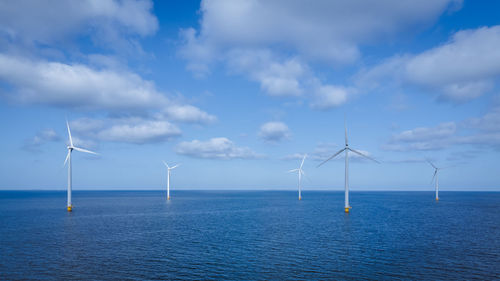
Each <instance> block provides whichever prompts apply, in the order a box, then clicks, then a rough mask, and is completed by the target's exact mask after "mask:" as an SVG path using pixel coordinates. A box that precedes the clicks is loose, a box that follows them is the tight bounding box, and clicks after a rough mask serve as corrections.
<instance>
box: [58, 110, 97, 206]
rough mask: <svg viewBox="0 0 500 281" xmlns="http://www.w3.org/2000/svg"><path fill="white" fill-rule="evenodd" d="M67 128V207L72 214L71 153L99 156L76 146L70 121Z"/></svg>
mask: <svg viewBox="0 0 500 281" xmlns="http://www.w3.org/2000/svg"><path fill="white" fill-rule="evenodd" d="M66 127H67V128H68V136H69V145H68V155H66V160H64V165H66V163H68V206H67V207H68V212H71V210H72V209H73V205H72V204H71V152H73V150H76V151H80V152H85V153H90V154H95V155H98V154H97V153H95V152H93V151H90V150H86V149H83V148H79V147H76V146H74V145H73V139H72V138H71V131H70V129H69V123H68V120H66Z"/></svg>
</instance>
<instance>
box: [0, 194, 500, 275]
mask: <svg viewBox="0 0 500 281" xmlns="http://www.w3.org/2000/svg"><path fill="white" fill-rule="evenodd" d="M350 195H351V205H352V209H351V212H350V213H349V214H346V213H344V208H343V204H344V202H343V200H344V194H343V192H340V191H332V192H327V191H304V192H303V194H302V196H303V197H302V200H301V201H299V200H298V198H297V193H296V192H292V191H172V192H171V200H170V201H167V200H166V194H165V192H162V191H78V190H77V191H74V192H73V205H74V209H73V212H71V213H68V212H67V211H66V193H65V192H63V191H0V280H475V279H477V280H499V279H500V192H446V191H445V192H441V193H440V200H439V201H436V200H435V199H434V193H433V192H361V191H359V192H356V191H354V192H352V193H351V194H350Z"/></svg>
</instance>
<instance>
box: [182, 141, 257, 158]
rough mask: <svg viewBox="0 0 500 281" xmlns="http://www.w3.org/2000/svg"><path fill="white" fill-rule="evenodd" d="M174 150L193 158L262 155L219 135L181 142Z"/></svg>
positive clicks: (254, 156)
mask: <svg viewBox="0 0 500 281" xmlns="http://www.w3.org/2000/svg"><path fill="white" fill-rule="evenodd" d="M175 152H176V153H178V154H181V155H187V156H191V157H195V158H209V159H235V158H240V159H251V158H260V157H262V155H260V154H257V153H255V152H253V151H252V150H251V149H250V148H248V147H238V146H236V145H235V144H234V143H233V142H232V141H231V140H229V139H227V138H224V137H220V138H212V139H209V140H208V141H199V140H193V141H190V142H186V141H184V142H181V143H179V144H178V145H177V147H176V148H175Z"/></svg>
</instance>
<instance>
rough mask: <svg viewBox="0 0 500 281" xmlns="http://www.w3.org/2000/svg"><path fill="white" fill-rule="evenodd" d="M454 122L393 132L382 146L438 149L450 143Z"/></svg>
mask: <svg viewBox="0 0 500 281" xmlns="http://www.w3.org/2000/svg"><path fill="white" fill-rule="evenodd" d="M456 131H457V125H456V123H455V122H446V123H441V124H439V125H437V126H436V127H432V128H429V127H419V128H415V129H412V130H406V131H403V132H401V133H398V134H394V135H393V136H392V138H391V140H390V141H389V142H388V143H387V144H385V145H383V146H382V149H384V150H392V151H409V150H438V149H443V148H446V147H448V146H449V145H450V138H451V137H453V136H454V135H455V134H456Z"/></svg>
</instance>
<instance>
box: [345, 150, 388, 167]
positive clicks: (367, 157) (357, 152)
mask: <svg viewBox="0 0 500 281" xmlns="http://www.w3.org/2000/svg"><path fill="white" fill-rule="evenodd" d="M348 149H349V150H350V151H352V152H354V153H356V154H358V155H361V156H363V157H365V158H366V159H370V160H372V161H373V162H376V163H379V164H380V162H378V161H377V160H375V159H373V158H371V157H370V156H367V155H364V154H363V153H361V152H359V151H357V150H354V149H352V148H348Z"/></svg>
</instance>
